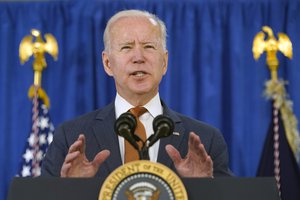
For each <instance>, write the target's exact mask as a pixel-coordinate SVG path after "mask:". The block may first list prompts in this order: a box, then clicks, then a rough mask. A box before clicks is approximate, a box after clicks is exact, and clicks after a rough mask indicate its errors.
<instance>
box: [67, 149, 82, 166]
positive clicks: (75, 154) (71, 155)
mask: <svg viewBox="0 0 300 200" xmlns="http://www.w3.org/2000/svg"><path fill="white" fill-rule="evenodd" d="M79 154H80V152H79V151H75V152H72V153H68V154H67V156H66V157H65V162H64V163H70V162H72V161H74V160H75V159H76V158H78V156H79Z"/></svg>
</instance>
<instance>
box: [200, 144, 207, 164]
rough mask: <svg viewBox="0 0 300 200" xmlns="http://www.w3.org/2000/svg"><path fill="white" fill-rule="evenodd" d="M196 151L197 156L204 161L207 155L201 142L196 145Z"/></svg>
mask: <svg viewBox="0 0 300 200" xmlns="http://www.w3.org/2000/svg"><path fill="white" fill-rule="evenodd" d="M198 153H199V156H200V157H201V158H202V160H203V161H205V160H206V158H207V156H208V155H207V152H206V150H205V148H204V145H203V144H200V145H199V146H198Z"/></svg>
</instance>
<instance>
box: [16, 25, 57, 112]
mask: <svg viewBox="0 0 300 200" xmlns="http://www.w3.org/2000/svg"><path fill="white" fill-rule="evenodd" d="M33 37H34V38H35V41H34V42H33ZM44 37H45V39H46V42H44V41H43V39H42V35H41V32H40V31H39V30H37V29H32V30H31V35H27V36H25V37H24V38H23V39H22V41H21V43H20V48H19V57H20V61H21V64H24V63H25V62H26V61H28V59H29V58H30V57H31V56H32V55H33V57H34V61H33V64H32V66H33V71H34V84H33V85H32V86H31V87H30V89H29V91H28V96H29V98H31V99H32V98H33V97H34V96H35V95H38V96H39V97H40V98H41V99H42V100H43V101H44V103H45V105H46V106H47V107H49V106H50V103H49V98H48V96H47V94H46V92H45V91H44V90H43V89H42V88H41V84H42V71H43V70H44V68H46V67H47V63H46V60H45V55H44V54H45V53H49V54H50V55H51V56H52V57H53V58H54V60H57V56H58V45H57V41H56V39H55V37H54V36H53V35H52V34H49V33H48V34H45V35H44ZM35 88H37V94H35V93H36V92H34V91H35V90H36V89H35Z"/></svg>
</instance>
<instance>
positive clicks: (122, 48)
mask: <svg viewBox="0 0 300 200" xmlns="http://www.w3.org/2000/svg"><path fill="white" fill-rule="evenodd" d="M130 48H131V47H130V46H122V47H121V50H125V49H130Z"/></svg>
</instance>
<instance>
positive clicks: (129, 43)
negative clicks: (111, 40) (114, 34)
mask: <svg viewBox="0 0 300 200" xmlns="http://www.w3.org/2000/svg"><path fill="white" fill-rule="evenodd" d="M132 44H134V41H132V42H130V41H128V42H122V43H120V44H119V46H123V45H132Z"/></svg>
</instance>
